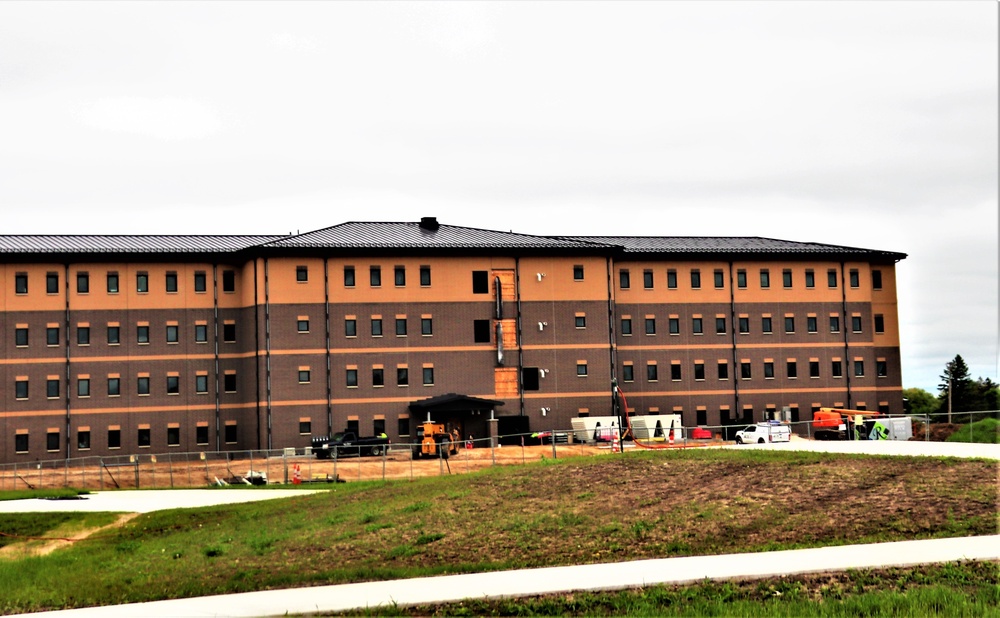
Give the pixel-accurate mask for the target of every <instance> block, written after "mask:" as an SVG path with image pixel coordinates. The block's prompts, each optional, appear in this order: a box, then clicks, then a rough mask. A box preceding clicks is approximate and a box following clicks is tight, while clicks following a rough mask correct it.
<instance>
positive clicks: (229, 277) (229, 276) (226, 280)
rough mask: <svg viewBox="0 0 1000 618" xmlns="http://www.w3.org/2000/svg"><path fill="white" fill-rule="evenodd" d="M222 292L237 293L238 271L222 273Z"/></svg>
mask: <svg viewBox="0 0 1000 618" xmlns="http://www.w3.org/2000/svg"><path fill="white" fill-rule="evenodd" d="M222 291H223V292H229V293H232V292H235V291H236V271H235V270H224V271H222Z"/></svg>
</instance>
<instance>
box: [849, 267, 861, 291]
mask: <svg viewBox="0 0 1000 618" xmlns="http://www.w3.org/2000/svg"><path fill="white" fill-rule="evenodd" d="M850 277H851V287H852V288H856V287H860V286H861V277H860V276H859V275H858V269H857V268H852V269H851V271H850Z"/></svg>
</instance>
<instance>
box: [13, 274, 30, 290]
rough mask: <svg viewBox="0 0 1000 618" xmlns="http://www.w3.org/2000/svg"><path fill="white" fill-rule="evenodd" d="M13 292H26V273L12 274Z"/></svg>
mask: <svg viewBox="0 0 1000 618" xmlns="http://www.w3.org/2000/svg"><path fill="white" fill-rule="evenodd" d="M14 293H15V294H27V293H28V273H17V274H15V275H14Z"/></svg>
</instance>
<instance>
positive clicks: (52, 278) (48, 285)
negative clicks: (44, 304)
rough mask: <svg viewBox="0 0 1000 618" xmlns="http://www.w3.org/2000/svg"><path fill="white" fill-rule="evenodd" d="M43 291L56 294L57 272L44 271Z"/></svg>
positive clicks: (57, 284) (57, 288)
mask: <svg viewBox="0 0 1000 618" xmlns="http://www.w3.org/2000/svg"><path fill="white" fill-rule="evenodd" d="M45 293H46V294H58V293H59V274H58V273H45Z"/></svg>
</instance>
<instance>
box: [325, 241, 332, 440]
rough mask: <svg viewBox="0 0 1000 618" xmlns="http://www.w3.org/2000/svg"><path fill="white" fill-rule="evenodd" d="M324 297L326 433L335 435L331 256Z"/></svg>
mask: <svg viewBox="0 0 1000 618" xmlns="http://www.w3.org/2000/svg"><path fill="white" fill-rule="evenodd" d="M323 298H324V302H325V303H326V435H328V436H332V435H333V376H332V375H331V373H330V369H331V363H330V258H328V257H325V258H323Z"/></svg>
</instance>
